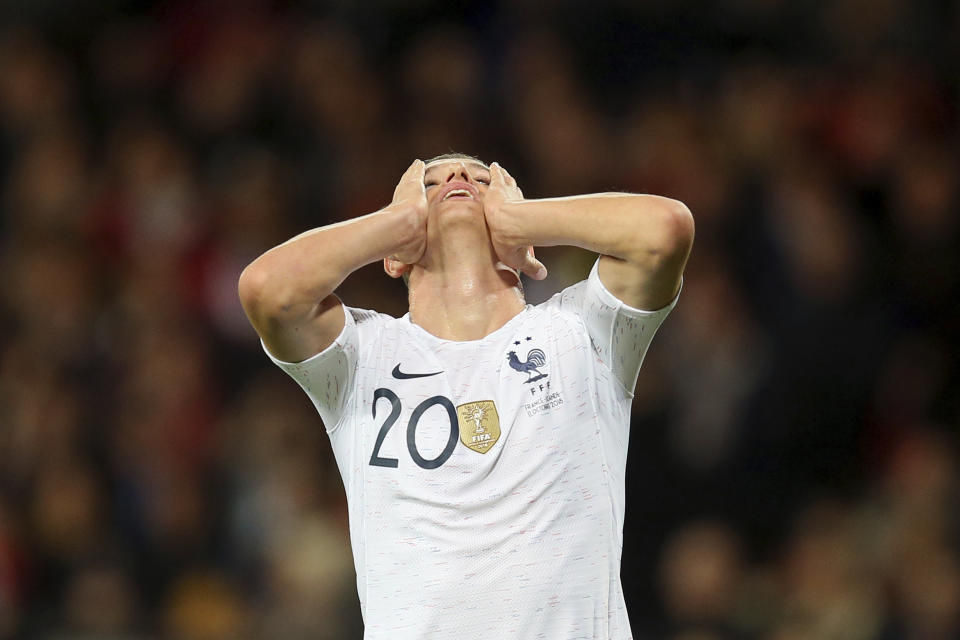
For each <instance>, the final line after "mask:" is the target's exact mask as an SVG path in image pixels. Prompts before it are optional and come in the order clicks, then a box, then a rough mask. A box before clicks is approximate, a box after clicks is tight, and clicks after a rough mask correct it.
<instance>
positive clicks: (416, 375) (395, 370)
mask: <svg viewBox="0 0 960 640" xmlns="http://www.w3.org/2000/svg"><path fill="white" fill-rule="evenodd" d="M441 373H443V371H437V372H436V373H404V372H402V371H400V365H399V364H398V365H397V366H395V367H394V368H393V377H394V378H397V379H399V380H409V379H410V378H429V377H430V376H438V375H440V374H441Z"/></svg>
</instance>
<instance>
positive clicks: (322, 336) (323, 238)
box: [238, 160, 426, 362]
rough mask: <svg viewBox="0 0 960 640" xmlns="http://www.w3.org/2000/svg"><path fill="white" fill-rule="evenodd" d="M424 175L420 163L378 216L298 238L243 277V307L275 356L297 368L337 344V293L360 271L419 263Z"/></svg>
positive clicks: (340, 308)
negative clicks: (380, 263)
mask: <svg viewBox="0 0 960 640" xmlns="http://www.w3.org/2000/svg"><path fill="white" fill-rule="evenodd" d="M423 171H424V168H423V162H421V161H420V160H417V161H415V162H414V163H413V164H412V165H410V168H409V169H407V171H406V173H404V175H403V178H401V180H400V184H398V185H397V189H396V191H395V192H394V197H393V202H391V203H390V204H389V205H388V206H386V207H384V208H383V209H381V210H380V211H377V212H376V213H371V214H368V215H365V216H362V217H360V218H355V219H353V220H349V221H346V222H340V223H337V224H332V225H328V226H325V227H320V228H318V229H313V230H312V231H308V232H306V233H303V234H300V235H299V236H296V237H295V238H292V239H290V240H288V241H287V242H284V243H283V244H281V245H279V246H277V247H274V248H273V249H270V250H269V251H267V252H266V253H264V254H263V255H261V256H260V257H259V258H257V259H256V260H254V261H253V262H252V263H251V264H250V265H249V266H247V268H246V269H244V270H243V273H242V274H241V275H240V282H239V285H238V289H239V294H240V301H241V303H242V304H243V309H244V311H245V312H246V314H247V317H248V318H249V319H250V323H251V324H252V325H253V327H254V329H256V331H257V333H258V334H260V337H261V338H263V342H264V344H265V345H266V346H267V348H268V349H269V350H270V352H271V353H272V354H273V355H274V356H276V357H277V358H279V359H281V360H286V361H288V362H299V361H301V360H305V359H306V358H309V357H310V356H312V355H314V354H316V353H319V352H320V351H322V350H323V349H325V348H326V347H328V346H329V345H330V344H331V343H332V342H333V341H334V340H335V339H336V337H337V335H339V333H340V331H342V330H343V325H344V315H343V306H342V305H341V304H340V302H339V301H338V300H337V298H336V297H335V296H333V295H332V293H333V291H334V290H335V289H336V288H337V287H338V286H340V284H341V283H342V282H343V281H344V280H345V279H346V277H347V276H348V275H350V274H351V273H353V272H354V271H356V270H357V269H359V268H360V267H363V266H365V265H367V264H370V263H371V262H376V261H377V260H382V259H383V258H386V257H388V256H397V257H398V258H399V259H401V260H402V261H403V262H408V263H414V262H416V261H417V260H419V259H420V256H421V255H422V254H423V249H424V246H425V243H426V233H425V228H426V199H425V196H424V189H423Z"/></svg>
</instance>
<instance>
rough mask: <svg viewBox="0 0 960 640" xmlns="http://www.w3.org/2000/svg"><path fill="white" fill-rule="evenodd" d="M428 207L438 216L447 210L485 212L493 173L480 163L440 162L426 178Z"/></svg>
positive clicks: (457, 160)
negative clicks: (484, 198)
mask: <svg viewBox="0 0 960 640" xmlns="http://www.w3.org/2000/svg"><path fill="white" fill-rule="evenodd" d="M423 184H424V188H425V189H426V195H427V204H428V206H429V207H430V209H431V210H436V211H437V212H438V213H440V212H443V211H446V210H447V209H456V210H467V211H475V212H477V213H480V214H482V213H483V197H484V195H485V194H486V192H487V186H488V185H489V184H490V170H489V169H487V167H485V166H484V165H483V164H481V163H480V162H477V161H476V160H470V159H466V158H464V159H460V158H457V159H454V160H438V161H437V162H434V163H431V164H429V165H427V167H426V171H425V172H424V176H423Z"/></svg>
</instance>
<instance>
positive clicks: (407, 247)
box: [389, 160, 427, 264]
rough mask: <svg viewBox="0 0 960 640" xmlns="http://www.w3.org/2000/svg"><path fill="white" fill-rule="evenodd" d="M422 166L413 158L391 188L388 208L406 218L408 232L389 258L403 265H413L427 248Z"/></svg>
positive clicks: (425, 203) (425, 196) (425, 199)
mask: <svg viewBox="0 0 960 640" xmlns="http://www.w3.org/2000/svg"><path fill="white" fill-rule="evenodd" d="M424 171H425V165H424V162H423V160H414V161H413V164H411V165H410V166H409V167H408V168H407V170H406V171H405V172H404V174H403V176H401V178H400V182H398V183H397V188H396V189H394V191H393V201H392V202H391V203H390V207H389V208H390V209H391V210H393V211H396V212H398V213H400V214H401V215H404V216H407V217H408V218H409V219H410V225H411V233H410V234H409V237H406V238H402V239H400V240H401V244H400V246H398V247H397V249H396V251H394V252H393V254H392V255H391V258H394V259H395V260H399V261H400V262H403V263H404V264H416V263H417V262H419V261H420V258H421V257H423V252H424V250H425V249H426V248H427V192H426V189H425V187H424V185H423V174H424Z"/></svg>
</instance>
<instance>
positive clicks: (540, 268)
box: [520, 252, 547, 280]
mask: <svg viewBox="0 0 960 640" xmlns="http://www.w3.org/2000/svg"><path fill="white" fill-rule="evenodd" d="M524 258H525V259H524V262H523V265H522V266H521V267H520V271H522V272H523V273H525V274H527V275H528V276H530V277H531V278H533V279H534V280H543V279H544V278H546V277H547V268H546V267H545V266H544V265H543V263H542V262H540V261H539V260H537V259H536V258H534V257H533V256H532V255H531V254H530V253H529V252H527V253H525V254H524Z"/></svg>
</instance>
